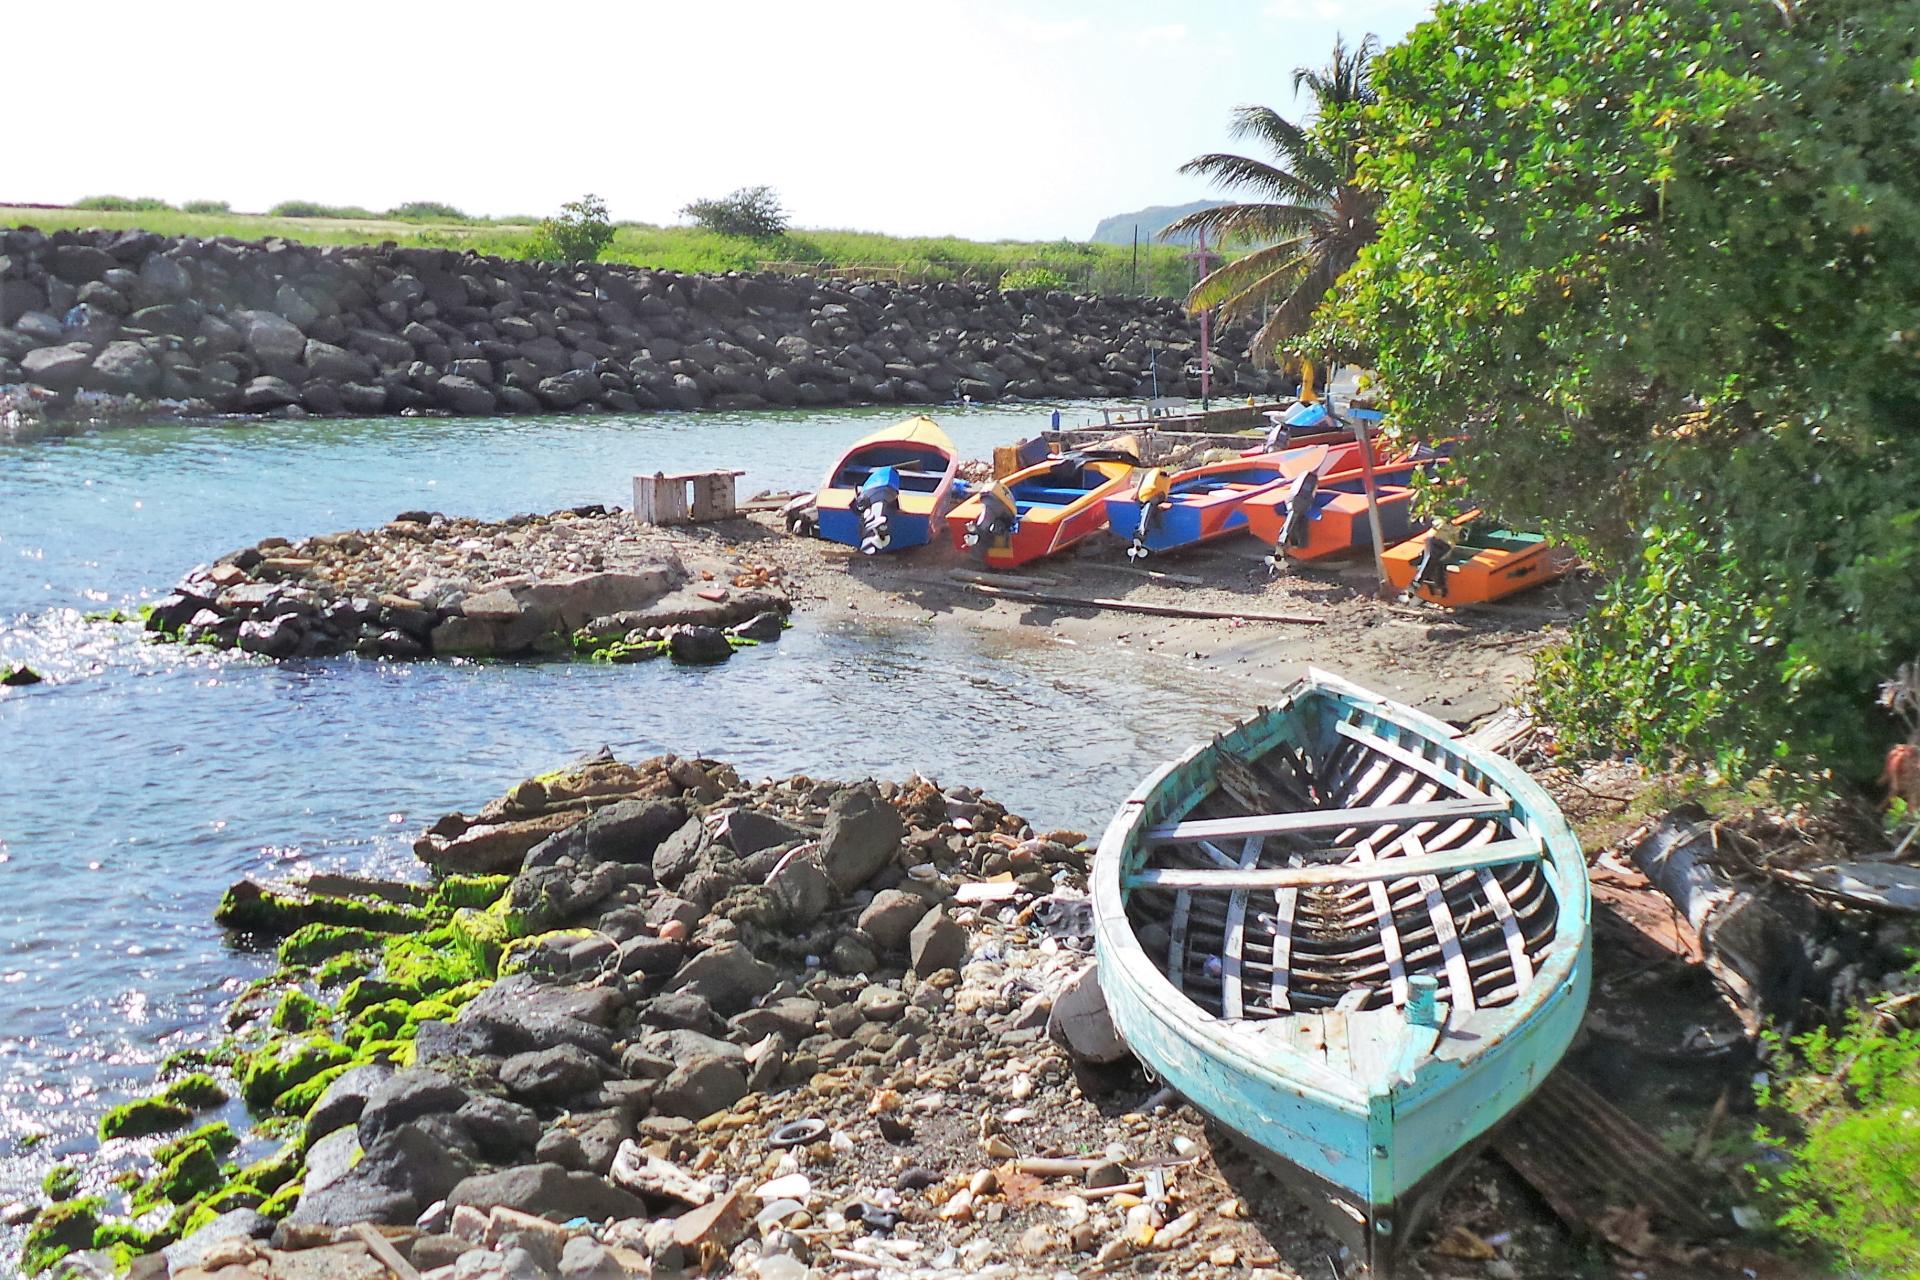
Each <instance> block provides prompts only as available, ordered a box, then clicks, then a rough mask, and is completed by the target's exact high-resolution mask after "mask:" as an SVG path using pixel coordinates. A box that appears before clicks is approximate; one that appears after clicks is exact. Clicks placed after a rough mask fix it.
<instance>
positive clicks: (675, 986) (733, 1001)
mask: <svg viewBox="0 0 1920 1280" xmlns="http://www.w3.org/2000/svg"><path fill="white" fill-rule="evenodd" d="M779 981H780V974H779V972H778V971H777V970H776V969H774V967H773V966H772V965H769V964H766V963H764V962H763V961H761V960H760V959H759V958H758V957H757V956H755V955H754V954H753V952H751V951H749V950H747V949H746V948H745V947H743V946H741V945H740V944H739V943H737V942H723V943H720V944H719V945H717V946H713V947H709V948H707V950H705V951H702V952H701V953H700V954H699V955H697V956H695V957H693V958H692V959H691V960H689V961H687V962H686V963H685V964H683V965H681V966H680V971H679V972H678V973H676V974H674V975H673V980H672V981H671V982H670V983H669V984H668V990H670V991H692V992H694V993H696V994H698V995H702V996H705V997H706V999H707V1003H708V1004H710V1005H712V1006H713V1009H714V1012H716V1013H718V1014H720V1016H722V1017H726V1016H727V1015H728V1014H734V1013H738V1012H740V1011H741V1010H742V1009H745V1008H746V1007H747V1006H748V1005H750V1004H752V1003H753V1002H754V1001H755V1000H758V999H759V998H760V997H761V996H763V995H765V994H767V992H769V991H771V990H773V989H774V987H775V986H777V985H778V984H779Z"/></svg>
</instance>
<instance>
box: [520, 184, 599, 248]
mask: <svg viewBox="0 0 1920 1280" xmlns="http://www.w3.org/2000/svg"><path fill="white" fill-rule="evenodd" d="M612 242H613V223H612V221H611V220H610V219H609V218H608V217H607V202H606V201H605V200H602V199H601V198H600V197H599V196H596V195H593V194H592V193H588V194H587V195H584V196H581V197H580V198H579V199H578V200H569V201H568V202H567V203H566V204H563V205H561V206H560V212H559V213H557V214H555V215H554V216H553V217H551V218H548V219H546V220H545V221H543V222H541V224H540V227H539V229H538V230H537V231H535V232H534V233H533V238H532V239H531V240H529V241H527V246H526V253H527V256H528V257H529V258H538V259H540V260H542V261H545V262H593V261H595V260H597V259H598V258H599V257H600V254H601V251H602V250H604V249H605V248H606V247H607V246H608V245H609V244H611V243H612Z"/></svg>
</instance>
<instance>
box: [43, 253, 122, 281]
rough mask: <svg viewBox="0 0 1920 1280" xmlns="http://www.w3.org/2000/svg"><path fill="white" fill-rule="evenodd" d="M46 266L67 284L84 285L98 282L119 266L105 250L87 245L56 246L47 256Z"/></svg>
mask: <svg viewBox="0 0 1920 1280" xmlns="http://www.w3.org/2000/svg"><path fill="white" fill-rule="evenodd" d="M47 265H48V267H49V268H51V269H52V271H53V274H54V275H55V276H57V277H58V278H60V279H61V280H64V281H66V282H67V283H68V284H85V283H86V282H87V281H89V280H98V279H99V278H100V277H101V276H103V275H105V274H106V273H107V272H109V271H111V270H112V269H113V268H115V267H117V266H119V265H120V264H119V263H118V262H116V261H115V260H114V257H113V255H112V254H110V253H108V252H107V251H106V250H105V249H96V248H94V247H93V246H92V245H87V244H57V245H55V246H54V247H53V252H52V253H51V254H49V255H48V261H47Z"/></svg>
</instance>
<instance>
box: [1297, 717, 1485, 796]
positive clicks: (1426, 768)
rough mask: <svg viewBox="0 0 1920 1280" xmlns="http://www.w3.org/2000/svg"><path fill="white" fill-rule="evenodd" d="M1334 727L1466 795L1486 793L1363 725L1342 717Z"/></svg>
mask: <svg viewBox="0 0 1920 1280" xmlns="http://www.w3.org/2000/svg"><path fill="white" fill-rule="evenodd" d="M1334 729H1335V731H1336V732H1338V733H1339V734H1340V736H1341V737H1343V738H1351V739H1352V740H1354V741H1355V742H1358V743H1360V744H1361V745H1362V746H1365V747H1368V748H1371V749H1372V750H1374V751H1377V752H1379V753H1380V754H1381V755H1383V756H1386V757H1387V758H1388V759H1390V760H1395V761H1398V762H1399V763H1401V764H1404V765H1406V766H1407V767H1408V768H1410V769H1418V770H1419V771H1420V772H1421V773H1424V774H1426V775H1427V776H1428V777H1429V778H1432V779H1433V780H1434V781H1435V782H1438V783H1439V784H1440V785H1441V786H1444V787H1448V788H1451V789H1452V790H1454V791H1457V792H1459V793H1460V794H1461V795H1463V796H1466V797H1468V798H1470V799H1485V798H1487V796H1488V793H1487V792H1485V791H1482V790H1481V789H1480V788H1478V787H1476V786H1474V785H1473V784H1472V783H1470V782H1468V781H1467V780H1466V779H1465V778H1462V777H1460V776H1459V775H1458V774H1455V773H1449V772H1448V771H1447V770H1446V769H1445V768H1443V767H1441V766H1440V765H1439V764H1438V763H1436V762H1434V761H1432V760H1429V759H1427V757H1425V756H1423V755H1421V754H1420V753H1419V752H1417V751H1409V750H1407V749H1406V748H1405V747H1403V746H1400V745H1399V744H1398V743H1393V742H1388V741H1387V740H1386V739H1385V738H1382V737H1381V736H1380V735H1378V734H1376V733H1373V732H1370V731H1369V730H1366V729H1363V728H1361V727H1360V726H1359V725H1357V724H1352V723H1350V722H1348V721H1345V720H1342V721H1341V722H1340V723H1339V724H1337V725H1335V726H1334ZM1503 798H1504V797H1503Z"/></svg>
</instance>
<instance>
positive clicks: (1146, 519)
mask: <svg viewBox="0 0 1920 1280" xmlns="http://www.w3.org/2000/svg"><path fill="white" fill-rule="evenodd" d="M1172 492H1173V477H1171V476H1169V475H1168V474H1167V473H1166V472H1165V471H1163V470H1161V469H1160V468H1159V467H1154V468H1152V469H1151V470H1149V471H1147V472H1146V473H1145V474H1144V475H1142V476H1141V477H1140V483H1139V484H1138V485H1136V486H1135V487H1134V491H1133V496H1134V500H1135V501H1137V502H1138V503H1139V504H1140V523H1139V525H1138V526H1136V527H1135V528H1134V531H1133V545H1132V546H1130V547H1128V548H1127V559H1129V560H1144V559H1145V558H1146V557H1147V556H1148V555H1149V554H1150V553H1149V552H1148V551H1147V530H1149V529H1151V528H1153V518H1154V516H1155V515H1157V514H1158V513H1159V510H1160V504H1161V503H1162V502H1165V501H1166V499H1167V495H1168V494H1170V493H1172Z"/></svg>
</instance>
